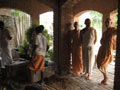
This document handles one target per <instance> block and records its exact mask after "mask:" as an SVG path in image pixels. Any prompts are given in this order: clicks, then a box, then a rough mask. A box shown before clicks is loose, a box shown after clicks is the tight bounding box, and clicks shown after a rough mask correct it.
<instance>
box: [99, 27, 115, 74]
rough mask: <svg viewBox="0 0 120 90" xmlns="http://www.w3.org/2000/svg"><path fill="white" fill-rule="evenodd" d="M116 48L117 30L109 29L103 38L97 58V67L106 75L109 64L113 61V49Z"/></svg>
mask: <svg viewBox="0 0 120 90" xmlns="http://www.w3.org/2000/svg"><path fill="white" fill-rule="evenodd" d="M115 47H116V29H115V28H108V29H107V30H106V31H105V32H104V33H103V36H102V39H101V47H100V48H99V52H98V56H97V66H98V69H100V71H102V72H104V73H106V69H107V66H108V64H110V63H111V62H112V61H113V55H112V52H113V49H115Z"/></svg>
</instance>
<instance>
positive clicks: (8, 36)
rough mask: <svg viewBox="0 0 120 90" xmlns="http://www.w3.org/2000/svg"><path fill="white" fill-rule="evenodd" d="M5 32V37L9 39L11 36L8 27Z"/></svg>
mask: <svg viewBox="0 0 120 90" xmlns="http://www.w3.org/2000/svg"><path fill="white" fill-rule="evenodd" d="M6 32H7V38H8V40H11V39H12V36H11V34H10V31H9V30H8V29H6Z"/></svg>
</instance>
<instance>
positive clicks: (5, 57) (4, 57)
mask: <svg viewBox="0 0 120 90" xmlns="http://www.w3.org/2000/svg"><path fill="white" fill-rule="evenodd" d="M11 39H12V37H11V35H10V32H9V30H8V29H6V28H5V27H4V23H3V21H0V49H1V68H5V65H9V64H11V63H12V61H13V60H12V54H11V50H10V43H9V41H10V40H11Z"/></svg>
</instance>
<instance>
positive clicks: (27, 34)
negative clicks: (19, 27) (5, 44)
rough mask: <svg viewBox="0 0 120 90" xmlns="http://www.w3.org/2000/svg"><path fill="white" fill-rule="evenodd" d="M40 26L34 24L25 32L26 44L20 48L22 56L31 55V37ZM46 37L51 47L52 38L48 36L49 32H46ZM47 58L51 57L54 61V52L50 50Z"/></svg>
mask: <svg viewBox="0 0 120 90" xmlns="http://www.w3.org/2000/svg"><path fill="white" fill-rule="evenodd" d="M37 26H39V25H38V24H32V25H31V27H29V28H28V29H27V30H26V32H25V40H24V42H23V43H22V44H21V45H20V46H19V53H20V54H26V55H28V56H30V55H31V50H29V45H30V44H31V43H32V42H31V41H32V40H31V37H32V33H33V31H34V30H35V28H36V27H37ZM43 33H44V35H45V36H46V38H47V39H48V45H49V46H50V45H51V42H50V41H51V36H50V35H49V34H48V30H46V29H45V30H44V32H43ZM46 57H49V58H50V59H51V60H52V59H53V50H52V49H51V50H49V51H48V53H47V55H46Z"/></svg>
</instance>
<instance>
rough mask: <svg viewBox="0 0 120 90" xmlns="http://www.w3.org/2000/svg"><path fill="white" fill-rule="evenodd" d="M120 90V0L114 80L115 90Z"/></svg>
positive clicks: (119, 5) (119, 4) (119, 3)
mask: <svg viewBox="0 0 120 90" xmlns="http://www.w3.org/2000/svg"><path fill="white" fill-rule="evenodd" d="M119 89H120V0H118V30H117V48H116V60H115V78H114V90H119Z"/></svg>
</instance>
